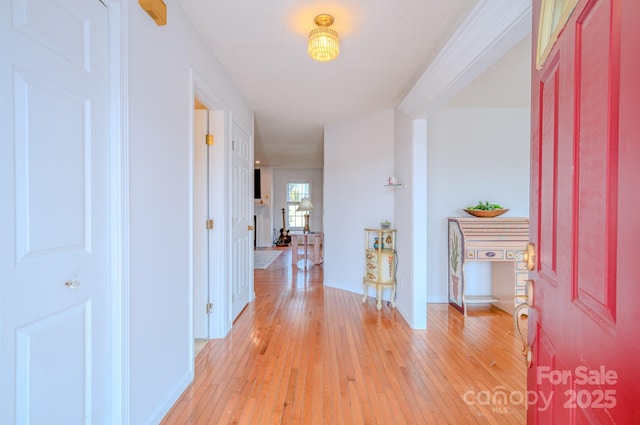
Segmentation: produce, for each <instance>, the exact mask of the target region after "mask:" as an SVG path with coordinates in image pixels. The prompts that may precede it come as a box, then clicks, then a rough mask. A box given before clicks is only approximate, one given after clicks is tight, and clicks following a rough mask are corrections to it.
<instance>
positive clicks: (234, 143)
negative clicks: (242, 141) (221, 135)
mask: <svg viewBox="0 0 640 425" xmlns="http://www.w3.org/2000/svg"><path fill="white" fill-rule="evenodd" d="M231 150H232V151H235V150H236V141H235V140H233V139H231Z"/></svg>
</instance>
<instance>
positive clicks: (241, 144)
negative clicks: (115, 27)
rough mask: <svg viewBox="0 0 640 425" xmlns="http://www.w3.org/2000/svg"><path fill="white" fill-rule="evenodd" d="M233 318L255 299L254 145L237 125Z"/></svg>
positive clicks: (233, 164) (233, 174)
mask: <svg viewBox="0 0 640 425" xmlns="http://www.w3.org/2000/svg"><path fill="white" fill-rule="evenodd" d="M231 135H232V136H231V137H232V142H231V148H232V151H231V158H232V159H231V222H232V231H231V232H232V233H231V235H232V236H231V238H232V242H231V243H232V254H231V305H232V306H231V317H232V319H235V318H236V317H238V315H239V314H240V312H241V311H242V309H243V308H244V307H245V306H246V305H247V303H248V302H249V301H250V300H251V298H252V297H253V163H252V161H253V141H252V139H251V138H250V137H249V135H248V133H247V132H246V131H245V130H244V129H243V128H242V127H241V126H240V125H238V124H237V123H236V122H234V123H233V126H232V130H231Z"/></svg>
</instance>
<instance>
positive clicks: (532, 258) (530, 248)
mask: <svg viewBox="0 0 640 425" xmlns="http://www.w3.org/2000/svg"><path fill="white" fill-rule="evenodd" d="M522 259H523V260H524V262H525V263H527V270H534V269H535V268H536V244H534V243H533V242H529V243H528V244H527V246H526V248H525V249H524V252H523V253H522Z"/></svg>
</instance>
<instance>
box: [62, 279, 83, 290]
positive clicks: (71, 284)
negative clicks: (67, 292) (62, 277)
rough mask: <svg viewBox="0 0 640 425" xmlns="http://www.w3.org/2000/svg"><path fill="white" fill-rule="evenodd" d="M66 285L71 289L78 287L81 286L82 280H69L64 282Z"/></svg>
mask: <svg viewBox="0 0 640 425" xmlns="http://www.w3.org/2000/svg"><path fill="white" fill-rule="evenodd" d="M64 286H66V287H67V288H69V289H78V288H79V287H80V281H79V280H77V279H72V280H67V281H66V282H65V283H64Z"/></svg>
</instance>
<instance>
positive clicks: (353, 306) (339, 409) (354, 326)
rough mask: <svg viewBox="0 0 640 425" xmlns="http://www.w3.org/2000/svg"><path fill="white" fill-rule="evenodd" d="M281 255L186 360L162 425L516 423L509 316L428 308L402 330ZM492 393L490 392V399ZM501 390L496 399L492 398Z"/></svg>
mask: <svg viewBox="0 0 640 425" xmlns="http://www.w3.org/2000/svg"><path fill="white" fill-rule="evenodd" d="M322 280H323V278H322V266H314V267H312V268H311V270H310V271H308V272H303V271H301V270H298V269H297V268H296V267H295V266H294V267H292V266H291V253H290V251H288V250H287V251H286V252H284V253H283V254H282V255H280V257H278V259H276V260H275V262H274V263H273V264H272V265H271V266H270V267H269V268H268V269H267V270H256V271H255V291H256V300H255V302H252V303H251V304H249V305H248V306H247V308H246V309H245V311H244V312H243V313H242V314H241V315H240V317H239V318H238V319H237V320H236V322H235V324H234V326H233V329H232V330H231V332H230V333H229V335H228V336H227V337H226V338H224V339H220V340H212V341H210V342H209V343H208V344H207V345H206V346H205V348H204V349H203V350H202V351H201V352H200V353H199V354H198V356H197V357H196V376H195V380H194V382H193V384H192V385H191V386H190V387H189V388H188V389H187V390H186V391H185V393H184V394H183V395H182V396H181V398H180V399H179V400H178V402H177V403H176V404H175V405H174V406H173V408H172V409H171V411H170V412H169V413H168V414H167V416H166V417H165V419H164V421H163V422H162V423H163V424H456V425H458V424H524V423H525V422H526V419H525V418H526V411H525V406H524V405H523V404H522V403H520V400H521V396H522V395H523V394H525V390H526V388H525V385H526V383H525V380H526V369H525V366H524V360H523V357H522V355H521V354H520V348H521V346H520V343H519V342H518V340H517V339H516V336H515V335H514V331H513V324H512V319H511V317H510V316H509V315H508V314H506V313H503V312H501V311H498V310H492V309H488V308H482V309H474V310H472V311H471V312H470V313H469V317H468V318H466V319H465V318H464V317H463V316H462V314H460V313H459V312H458V311H456V310H454V309H452V308H450V307H449V306H448V305H446V304H434V305H429V308H428V329H427V330H426V331H415V330H411V329H410V328H409V326H408V325H407V323H406V322H405V321H404V319H403V318H402V316H401V315H400V314H399V313H398V312H397V311H395V310H392V309H391V308H390V307H389V306H388V305H384V306H383V308H382V310H381V311H378V310H376V308H375V300H374V299H373V298H369V300H368V301H367V303H366V304H362V303H361V299H360V297H361V296H360V295H358V294H354V293H350V292H345V291H341V290H337V289H333V288H328V287H323V285H322ZM494 395H497V396H498V397H497V398H495V399H494V397H493V396H494ZM505 395H506V396H507V397H510V399H511V402H509V401H508V400H507V402H506V403H505V402H503V398H501V397H500V396H502V397H504V396H505Z"/></svg>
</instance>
